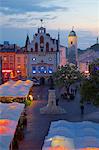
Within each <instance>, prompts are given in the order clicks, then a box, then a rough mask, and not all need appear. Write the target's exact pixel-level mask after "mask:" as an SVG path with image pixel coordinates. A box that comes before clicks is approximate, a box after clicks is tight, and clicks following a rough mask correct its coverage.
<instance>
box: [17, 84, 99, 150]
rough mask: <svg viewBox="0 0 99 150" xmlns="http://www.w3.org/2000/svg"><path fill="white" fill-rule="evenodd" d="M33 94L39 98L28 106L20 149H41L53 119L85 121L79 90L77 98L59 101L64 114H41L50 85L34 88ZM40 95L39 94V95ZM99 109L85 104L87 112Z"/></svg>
mask: <svg viewBox="0 0 99 150" xmlns="http://www.w3.org/2000/svg"><path fill="white" fill-rule="evenodd" d="M59 92H60V91H59V90H57V92H56V93H57V94H56V95H59ZM33 95H34V97H36V99H37V98H38V99H37V100H34V101H33V103H32V104H31V106H29V107H27V120H28V123H27V128H26V130H25V131H24V134H25V137H24V140H23V141H21V142H20V144H19V150H41V149H42V145H43V142H44V138H45V136H46V135H47V133H48V130H49V127H50V123H51V121H56V120H60V119H61V120H62V119H64V120H67V121H83V118H82V117H81V115H80V105H79V100H80V95H79V92H77V94H76V97H75V100H74V101H70V102H67V101H66V100H61V99H60V101H59V105H60V106H61V107H63V108H64V109H65V110H66V111H67V113H66V114H64V115H41V114H40V108H42V107H44V106H45V105H46V104H47V96H48V87H44V86H40V87H34V88H33ZM37 95H39V96H37ZM94 111H99V108H96V107H94V106H92V105H91V104H86V105H85V114H84V115H86V114H88V113H91V112H94Z"/></svg>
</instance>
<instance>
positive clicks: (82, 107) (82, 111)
mask: <svg viewBox="0 0 99 150" xmlns="http://www.w3.org/2000/svg"><path fill="white" fill-rule="evenodd" d="M80 109H81V115H82V116H83V115H84V103H83V101H80Z"/></svg>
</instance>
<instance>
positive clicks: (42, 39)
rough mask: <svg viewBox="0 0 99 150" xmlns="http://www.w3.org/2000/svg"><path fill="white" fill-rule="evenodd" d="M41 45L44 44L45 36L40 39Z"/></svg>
mask: <svg viewBox="0 0 99 150" xmlns="http://www.w3.org/2000/svg"><path fill="white" fill-rule="evenodd" d="M41 43H44V37H43V36H41V37H40V44H41Z"/></svg>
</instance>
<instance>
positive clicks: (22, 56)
mask: <svg viewBox="0 0 99 150" xmlns="http://www.w3.org/2000/svg"><path fill="white" fill-rule="evenodd" d="M15 76H16V77H17V78H18V79H20V78H26V77H27V53H26V52H25V51H24V49H20V50H18V51H17V52H16V55H15Z"/></svg>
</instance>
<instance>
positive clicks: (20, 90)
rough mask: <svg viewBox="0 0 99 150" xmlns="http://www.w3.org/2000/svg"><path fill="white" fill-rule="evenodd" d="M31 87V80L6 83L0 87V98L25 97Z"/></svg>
mask: <svg viewBox="0 0 99 150" xmlns="http://www.w3.org/2000/svg"><path fill="white" fill-rule="evenodd" d="M32 85H33V82H32V81H31V80H26V81H21V80H18V81H8V82H6V83H5V84H2V85H1V86H0V97H26V96H27V95H28V93H29V89H30V87H31V86H32Z"/></svg>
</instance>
